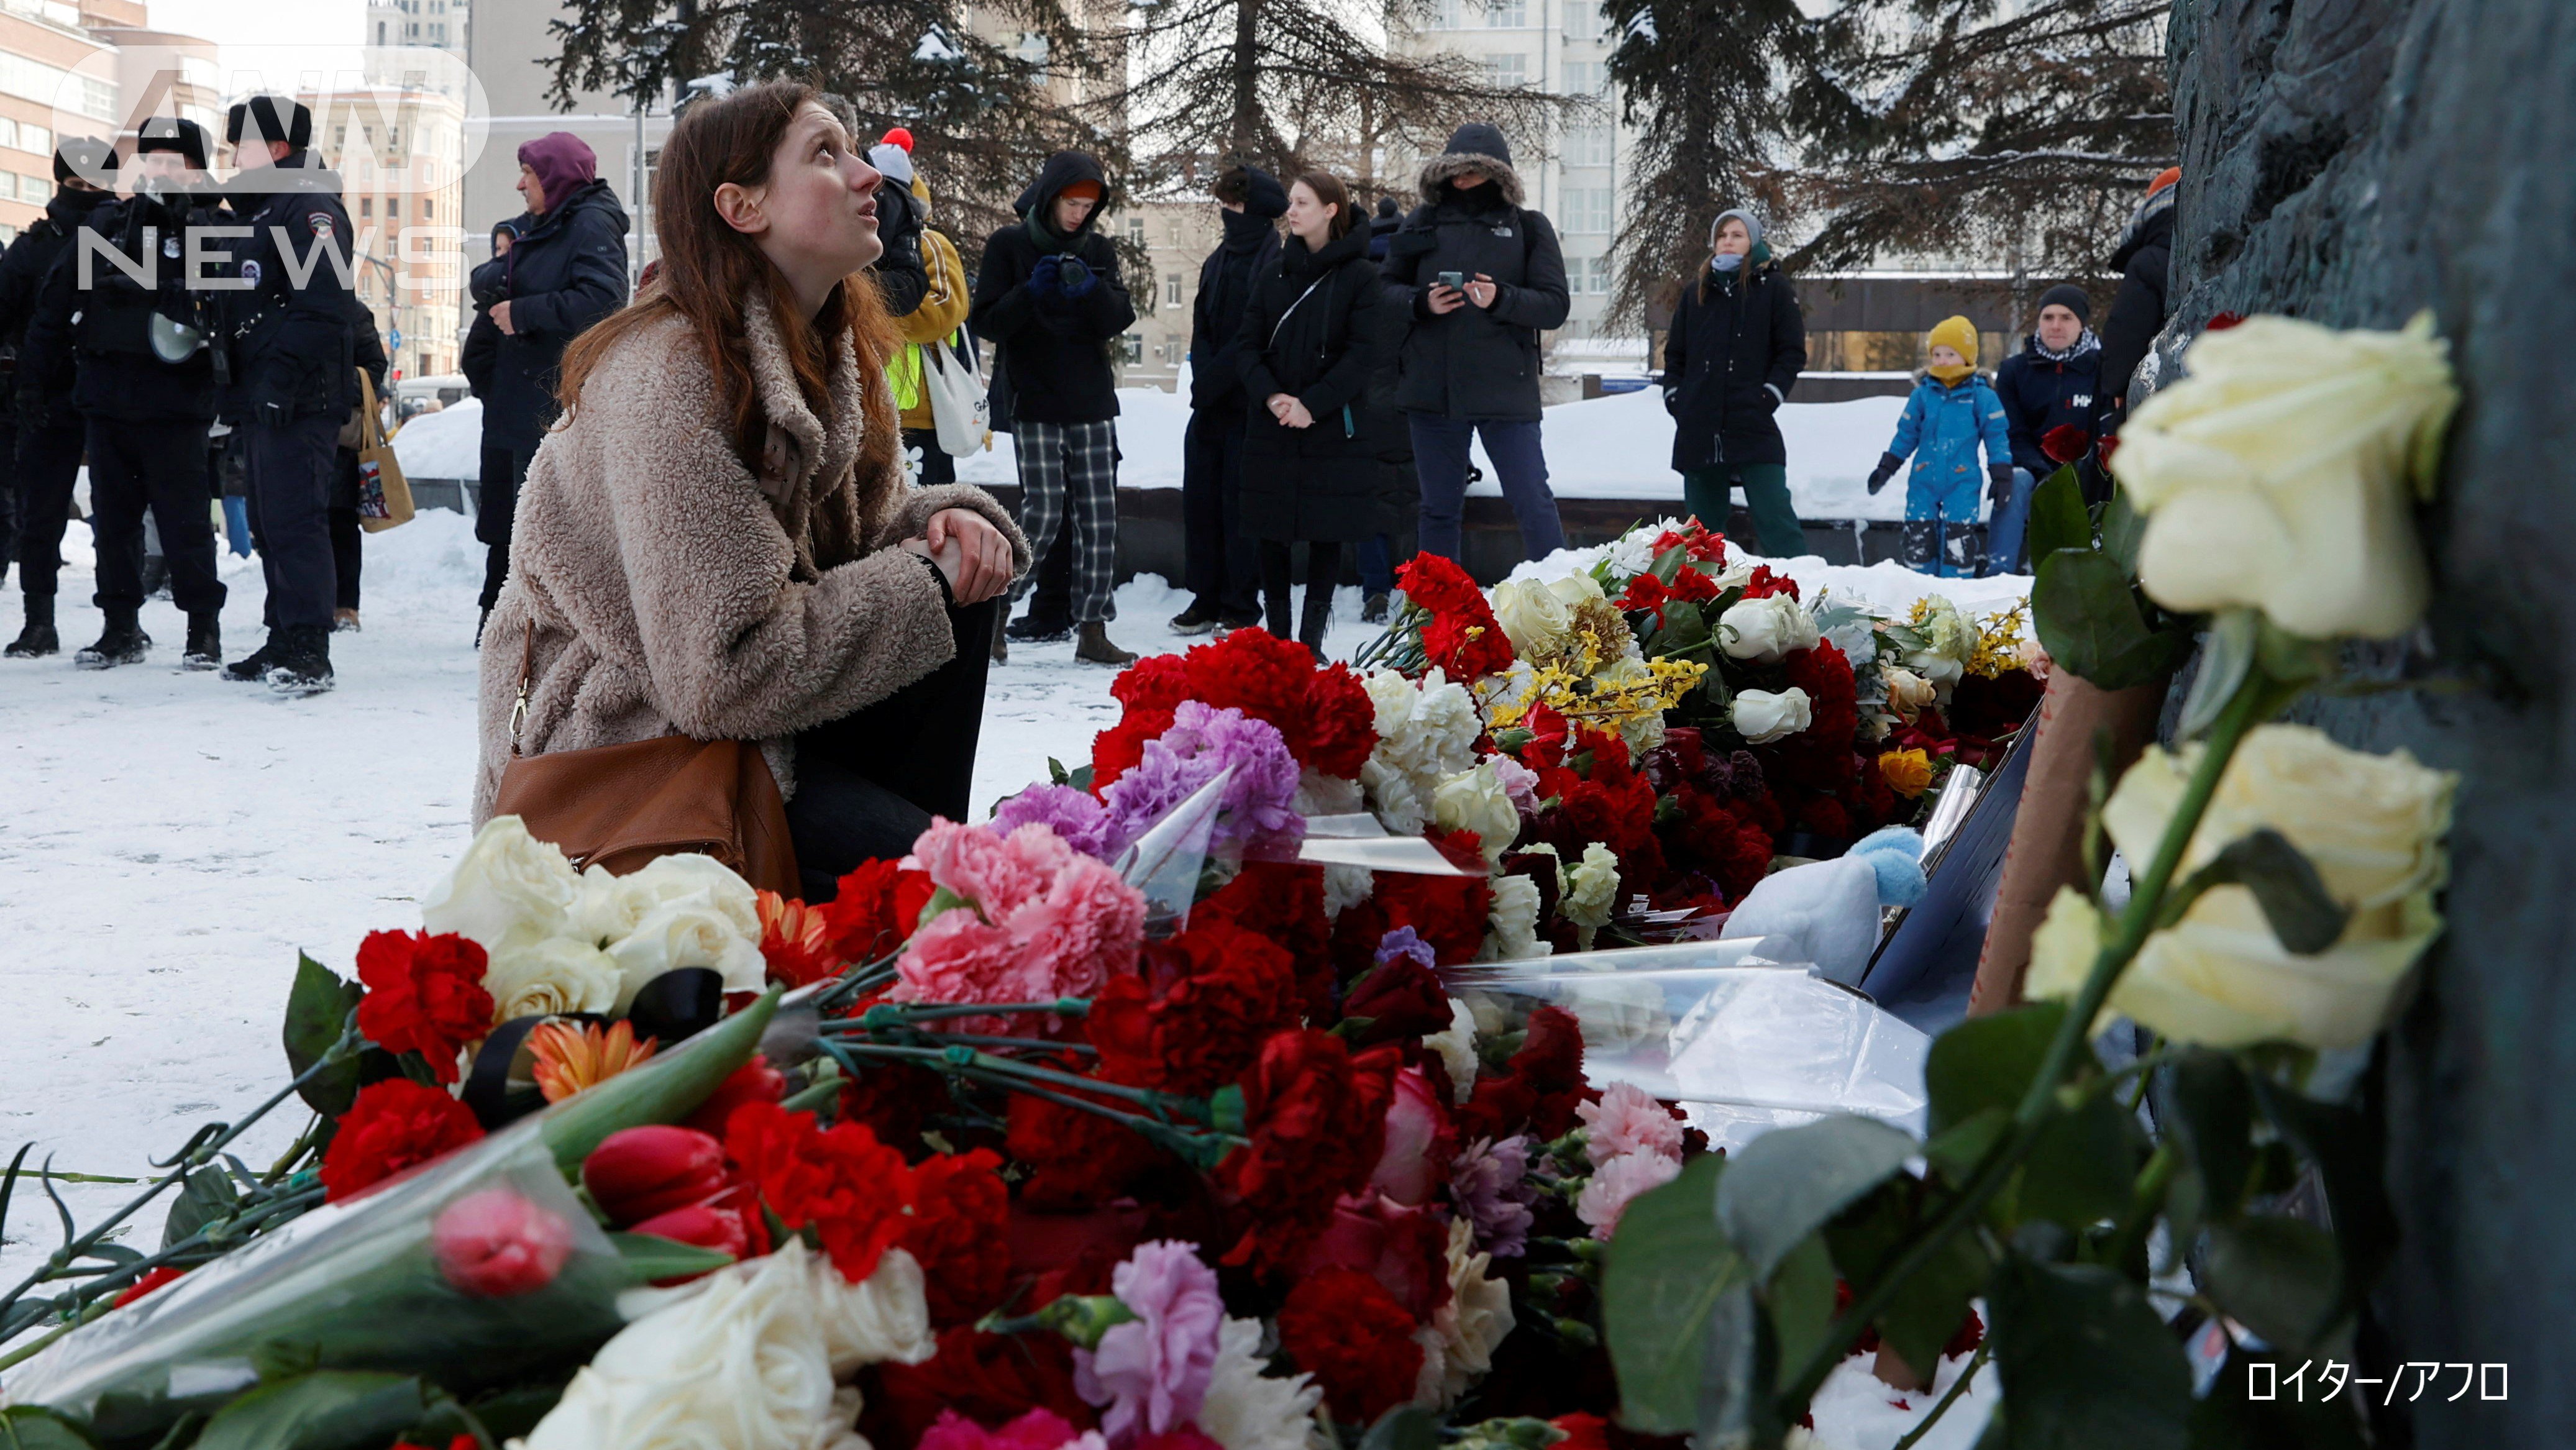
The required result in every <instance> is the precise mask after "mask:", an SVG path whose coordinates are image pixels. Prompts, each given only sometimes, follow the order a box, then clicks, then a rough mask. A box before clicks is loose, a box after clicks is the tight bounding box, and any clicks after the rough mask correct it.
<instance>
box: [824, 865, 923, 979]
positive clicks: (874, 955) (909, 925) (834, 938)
mask: <svg viewBox="0 0 2576 1450" xmlns="http://www.w3.org/2000/svg"><path fill="white" fill-rule="evenodd" d="M937 889H938V888H936V887H934V886H932V885H931V883H930V876H929V873H927V872H923V871H907V870H905V869H903V864H902V863H901V862H899V861H863V862H861V863H859V869H857V870H855V871H853V872H851V873H850V874H849V875H847V876H844V877H842V878H841V883H840V886H839V888H838V890H836V891H835V892H834V893H833V896H832V899H831V900H830V901H828V902H825V903H824V904H823V905H822V906H821V907H819V908H815V909H817V910H820V911H821V912H822V913H823V931H824V938H825V940H826V941H828V942H829V943H830V944H831V950H832V953H833V954H834V955H835V956H838V957H839V958H840V959H841V960H843V961H845V962H873V961H880V960H882V959H884V958H885V957H887V956H890V955H892V954H893V952H894V950H895V948H897V947H899V946H902V945H903V944H904V943H905V942H906V941H908V940H910V939H911V937H912V932H913V928H914V927H916V926H918V925H920V923H921V909H922V907H924V906H927V905H928V904H929V903H930V898H931V895H932V894H933V893H934V892H935V891H936V890H937Z"/></svg>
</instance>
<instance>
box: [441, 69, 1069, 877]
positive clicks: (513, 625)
mask: <svg viewBox="0 0 2576 1450" xmlns="http://www.w3.org/2000/svg"><path fill="white" fill-rule="evenodd" d="M878 180H879V178H878V175H877V173H876V171H875V170H874V169H872V168H871V167H869V166H868V164H867V162H866V161H865V160H864V159H863V158H862V153H861V151H860V149H859V148H858V147H857V146H855V145H854V144H853V143H852V141H851V139H850V136H849V133H848V131H847V129H846V127H845V126H844V125H843V123H842V122H841V120H840V119H839V118H838V117H836V116H835V115H834V114H833V113H832V111H831V110H830V109H829V108H828V107H826V106H825V105H824V104H823V102H822V99H821V97H820V94H819V93H818V92H816V91H814V90H813V89H812V88H810V87H806V86H802V85H795V84H791V83H786V82H775V83H771V84H768V85H762V86H755V87H751V88H748V89H745V90H739V91H735V92H733V93H732V94H730V95H728V96H725V97H723V98H721V99H717V100H709V101H702V102H700V103H698V104H697V105H695V106H693V107H692V108H690V110H689V111H688V112H687V114H686V115H684V116H683V117H682V118H681V120H680V123H679V124H678V125H677V126H676V127H674V128H673V130H672V132H671V135H670V138H669V140H668V141H666V142H665V143H664V145H663V148H662V154H661V161H660V166H659V171H658V174H657V176H656V178H655V181H654V192H653V212H654V216H655V218H656V222H655V234H656V237H657V239H658V240H659V242H660V244H661V254H662V255H661V270H660V274H659V277H658V280H657V283H656V285H655V286H654V287H652V288H651V289H648V290H647V291H646V292H645V293H643V294H642V295H641V296H640V297H638V298H637V299H636V300H635V301H634V302H632V303H630V304H629V305H628V306H627V307H626V308H625V309H624V310H622V311H619V312H617V313H614V314H612V315H611V316H610V317H609V318H607V320H605V321H603V322H601V323H600V324H599V325H598V326H596V327H594V328H592V329H591V330H590V331H589V332H587V333H584V334H583V335H582V336H581V337H579V338H578V339H576V340H575V341H574V342H573V344H572V345H571V347H570V348H569V349H568V350H567V351H566V353H565V355H564V361H563V373H562V382H561V399H562V402H563V407H564V415H563V419H562V421H561V422H560V423H559V424H557V425H556V427H555V428H554V429H553V431H551V432H550V433H548V434H547V435H546V438H545V441H544V443H543V445H542V446H541V447H540V448H539V450H538V452H537V455H536V459H535V461H534V462H533V463H532V464H531V465H530V467H529V469H528V476H527V483H526V485H525V487H524V488H523V490H522V491H521V494H520V498H519V508H518V517H517V521H516V526H515V528H514V530H513V539H512V557H511V571H510V580H509V583H508V585H507V586H506V587H505V588H504V589H503V590H502V592H501V597H500V600H499V602H498V603H497V604H496V606H495V607H494V609H493V613H492V618H491V622H490V625H489V627H488V628H487V629H486V630H485V631H484V652H483V667H482V712H481V727H482V728H481V744H482V756H481V768H480V771H479V774H478V778H477V781H476V790H475V811H474V816H475V821H476V824H477V825H478V826H479V825H480V824H481V822H482V821H483V819H484V818H485V817H487V816H488V815H490V814H491V808H492V800H493V796H494V793H495V791H496V790H497V788H498V785H499V782H500V777H501V771H502V768H503V767H504V765H506V764H507V762H508V760H509V759H510V756H511V754H512V752H513V750H514V749H515V750H517V751H519V752H522V753H525V754H531V755H535V754H543V753H546V752H549V751H557V750H577V749H583V748H587V747H591V746H600V745H615V744H623V743H627V742H631V741H638V740H648V739H653V738H656V737H659V736H664V735H670V734H674V733H677V734H684V735H688V736H692V737H695V738H698V739H702V740H718V739H739V740H750V741H757V742H758V743H759V744H760V746H761V750H762V754H763V755H764V756H765V757H766V758H767V760H768V762H769V765H770V768H771V770H772V772H773V773H774V774H775V775H776V776H777V778H778V783H779V786H780V789H781V791H782V792H783V793H785V794H786V795H787V798H788V806H787V815H788V824H789V827H790V830H791V833H792V835H793V837H794V841H795V847H796V853H797V858H798V862H799V865H800V866H801V868H802V874H803V879H804V885H805V889H806V895H807V898H808V899H809V900H819V899H823V898H827V897H829V896H830V895H831V894H832V884H833V883H834V882H835V881H837V879H838V878H839V877H840V876H841V875H842V874H843V873H845V872H847V871H848V870H850V869H851V868H852V867H854V866H855V865H857V864H858V863H859V862H860V861H862V860H864V859H866V858H868V857H871V856H883V857H892V856H899V855H901V854H903V853H904V852H905V851H907V850H909V849H910V847H911V845H912V841H913V838H914V837H915V836H916V835H918V834H919V832H920V830H921V829H922V828H923V827H924V826H926V825H927V824H928V821H929V817H930V816H931V815H932V814H939V815H946V816H950V817H953V818H962V817H964V816H965V814H966V809H967V788H968V785H969V782H970V780H971V778H972V774H973V770H974V761H975V743H976V736H977V732H978V728H979V726H980V723H981V720H982V714H983V694H984V666H985V662H986V659H987V654H986V650H985V643H986V641H988V640H990V639H991V638H992V632H993V618H992V614H993V610H994V608H995V606H994V604H993V603H992V601H993V600H994V599H995V598H997V597H998V596H999V595H1001V594H1002V593H1003V592H1004V591H1005V590H1006V589H1007V588H1008V587H1009V585H1010V582H1011V579H1012V577H1013V575H1014V574H1015V573H1017V572H1019V571H1020V570H1022V569H1024V568H1025V567H1026V565H1027V562H1028V555H1027V548H1026V546H1025V544H1023V543H1022V541H1021V539H1020V536H1019V533H1018V530H1017V529H1016V528H1015V527H1014V526H1013V525H1012V523H1011V521H1010V516H1009V514H1008V513H1007V512H1005V511H1004V510H1003V509H1002V508H1001V507H1000V506H999V505H997V504H996V503H995V502H994V501H993V500H992V499H991V498H990V497H988V496H986V495H985V494H984V493H983V492H982V491H981V490H978V489H974V488H969V487H963V486H955V485H952V486H948V487H944V488H914V487H911V486H910V485H909V483H908V481H907V480H906V478H905V474H904V469H903V465H902V461H901V459H900V457H899V452H898V450H899V448H900V445H901V440H902V434H901V429H900V424H899V421H898V419H897V417H896V415H895V410H894V405H893V398H892V394H891V392H890V391H889V389H888V388H887V385H886V381H885V359H886V357H887V355H888V354H889V352H890V351H891V349H892V347H893V346H894V344H895V342H896V340H897V334H896V332H895V330H894V328H893V325H892V324H891V323H890V322H889V320H888V319H887V316H886V312H885V306H884V303H883V301H882V300H881V299H880V298H879V296H878V295H877V291H876V287H875V285H874V283H873V282H871V281H870V280H869V279H868V278H867V277H866V276H865V275H863V269H864V268H866V267H867V266H868V265H869V264H870V263H872V262H874V261H875V260H876V258H877V256H878V255H879V253H880V252H881V250H882V247H881V244H880V243H879V240H878V237H877V219H876V188H877V184H878ZM523 658H524V660H525V663H524V665H523ZM523 676H524V691H525V694H524V698H525V708H524V715H523V716H522V718H520V719H518V720H515V721H514V720H513V718H512V717H513V714H514V713H515V710H514V707H515V706H516V705H517V702H518V701H519V700H520V699H521V695H522V687H523V685H522V682H523Z"/></svg>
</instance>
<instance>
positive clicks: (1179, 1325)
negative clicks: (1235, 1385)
mask: <svg viewBox="0 0 2576 1450" xmlns="http://www.w3.org/2000/svg"><path fill="white" fill-rule="evenodd" d="M1109 1288H1110V1292H1112V1293H1114V1294H1116V1295H1117V1296H1118V1302H1119V1303H1121V1304H1124V1305H1126V1306H1127V1308H1128V1309H1129V1310H1130V1311H1131V1312H1133V1313H1134V1314H1135V1316H1136V1317H1135V1318H1134V1319H1133V1320H1130V1321H1128V1322H1127V1323H1124V1324H1117V1325H1112V1326H1111V1327H1110V1329H1109V1331H1108V1332H1107V1333H1105V1334H1103V1335H1101V1336H1100V1347H1099V1348H1098V1349H1096V1350H1092V1349H1077V1350H1075V1351H1074V1352H1073V1386H1074V1389H1075V1391H1076V1392H1078V1393H1079V1394H1080V1395H1081V1396H1082V1397H1083V1398H1084V1399H1085V1400H1088V1401H1090V1402H1091V1403H1092V1404H1095V1405H1101V1406H1105V1407H1106V1408H1107V1411H1108V1413H1106V1414H1104V1415H1102V1416H1101V1417H1100V1428H1101V1429H1102V1430H1104V1431H1106V1432H1107V1434H1108V1438H1109V1439H1110V1440H1111V1441H1112V1442H1114V1443H1116V1444H1121V1445H1124V1444H1128V1443H1130V1442H1132V1441H1134V1440H1136V1439H1138V1438H1140V1437H1142V1436H1148V1435H1162V1434H1166V1433H1168V1432H1170V1431H1171V1430H1172V1429H1173V1428H1175V1427H1177V1426H1181V1425H1186V1424H1188V1423H1190V1422H1191V1421H1192V1420H1194V1419H1196V1418H1197V1417H1198V1413H1199V1409H1200V1407H1201V1406H1202V1405H1204V1404H1205V1403H1206V1402H1207V1392H1208V1384H1209V1382H1210V1381H1211V1380H1213V1379H1214V1378H1215V1377H1216V1350H1217V1331H1218V1329H1219V1328H1220V1327H1221V1326H1222V1325H1223V1324H1224V1323H1225V1301H1224V1300H1223V1299H1222V1298H1220V1297H1218V1294H1217V1285H1216V1271H1215V1270H1214V1269H1211V1268H1209V1267H1208V1266H1207V1265H1206V1264H1203V1263H1201V1262H1200V1261H1199V1257H1198V1255H1197V1254H1196V1253H1195V1252H1193V1251H1192V1250H1191V1248H1190V1246H1189V1245H1188V1244H1186V1243H1181V1242H1178V1241H1175V1240H1164V1241H1158V1242H1154V1243H1145V1244H1138V1245H1137V1246H1136V1252H1135V1253H1133V1254H1131V1255H1129V1256H1128V1259H1127V1262H1125V1263H1123V1264H1120V1265H1119V1266H1118V1267H1117V1268H1115V1269H1113V1270H1111V1271H1110V1275H1109Z"/></svg>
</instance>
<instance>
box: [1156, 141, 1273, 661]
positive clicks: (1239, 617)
mask: <svg viewBox="0 0 2576 1450" xmlns="http://www.w3.org/2000/svg"><path fill="white" fill-rule="evenodd" d="M1208 194H1209V195H1211V196H1213V197H1215V198H1216V204H1217V207H1218V213H1217V215H1218V217H1219V219H1220V220H1221V221H1222V222H1223V224H1224V227H1225V239H1224V240H1223V241H1221V242H1219V243H1218V244H1217V247H1216V250H1215V251H1212V252H1210V253H1208V254H1207V260H1206V261H1204V262H1201V263H1200V264H1199V290H1198V295H1197V296H1196V297H1194V298H1193V299H1192V301H1191V307H1190V425H1189V432H1188V433H1187V434H1186V435H1185V436H1184V440H1183V443H1182V453H1181V518H1182V527H1183V533H1184V540H1185V545H1186V547H1185V549H1184V551H1183V574H1184V576H1185V578H1186V581H1187V583H1188V585H1189V589H1190V594H1191V598H1190V607H1189V608H1187V609H1184V610H1182V611H1181V612H1180V613H1179V614H1177V615H1174V616H1173V617H1172V633H1174V634H1180V635H1193V634H1206V633H1208V632H1209V631H1210V630H1213V629H1215V628H1217V627H1218V626H1219V625H1223V626H1224V627H1226V628H1228V629H1235V628H1239V627H1241V626H1243V625H1247V624H1254V623H1258V622H1259V621H1260V618H1261V608H1260V599H1259V596H1258V594H1257V592H1256V591H1257V590H1258V589H1259V587H1260V582H1261V580H1260V573H1261V565H1260V554H1259V551H1258V550H1257V548H1256V547H1255V546H1254V543H1253V541H1252V536H1251V535H1249V534H1247V533H1245V532H1244V531H1243V517H1242V512H1243V502H1242V495H1241V489H1242V486H1243V427H1244V424H1243V420H1244V416H1245V415H1244V403H1245V399H1244V394H1243V360H1242V358H1241V357H1240V355H1238V354H1237V352H1236V351H1235V340H1236V338H1237V337H1238V336H1239V335H1240V334H1241V333H1242V331H1243V311H1244V307H1245V306H1246V304H1248V303H1250V302H1251V300H1252V282H1253V278H1254V276H1255V275H1256V274H1259V273H1261V272H1265V271H1269V270H1273V269H1275V268H1277V266H1278V265H1279V227H1278V221H1279V218H1280V216H1281V214H1282V213H1284V212H1286V211H1287V210H1288V192H1287V189H1286V188H1285V187H1282V186H1281V185H1280V184H1279V179H1278V178H1277V177H1275V176H1272V175H1271V174H1270V173H1269V172H1267V171H1264V170H1262V169H1261V168H1260V167H1258V166H1232V167H1228V168H1226V170H1225V173H1224V174H1223V175H1221V176H1219V177H1217V179H1216V184H1215V185H1214V186H1211V187H1209V188H1208Z"/></svg>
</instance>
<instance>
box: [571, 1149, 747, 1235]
mask: <svg viewBox="0 0 2576 1450" xmlns="http://www.w3.org/2000/svg"><path fill="white" fill-rule="evenodd" d="M581 1182H582V1186H583V1187H585V1188H587V1189H589V1190H590V1198H591V1201H592V1202H593V1203H596V1204H598V1205H599V1211H600V1212H601V1213H604V1214H606V1215H608V1221H609V1222H610V1223H613V1224H617V1225H620V1226H624V1225H627V1224H632V1223H637V1222H640V1221H642V1220H644V1219H648V1218H651V1217H653V1216H654V1215H656V1214H663V1213H668V1212H670V1211H671V1210H672V1209H675V1208H684V1207H686V1206H688V1205H689V1204H692V1203H704V1202H706V1201H707V1200H708V1199H711V1198H713V1197H715V1196H716V1195H717V1194H719V1193H722V1192H724V1189H725V1159H724V1145H723V1144H722V1143H719V1142H717V1141H716V1140H715V1139H713V1138H711V1137H708V1136H707V1135H706V1134H704V1133H701V1132H699V1131H698V1130H697V1129H695V1128H670V1127H662V1126H658V1125H656V1126H651V1127H643V1128H627V1129H624V1130H622V1131H620V1132H615V1133H611V1134H609V1135H608V1138H607V1141H605V1142H603V1143H601V1144H600V1145H599V1146H598V1147H596V1148H594V1149H592V1150H591V1152H590V1156H589V1157H588V1158H585V1159H583V1160H582V1164H581Z"/></svg>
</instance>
